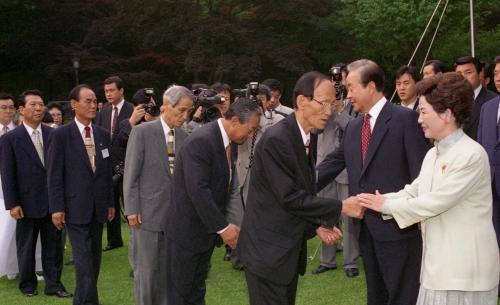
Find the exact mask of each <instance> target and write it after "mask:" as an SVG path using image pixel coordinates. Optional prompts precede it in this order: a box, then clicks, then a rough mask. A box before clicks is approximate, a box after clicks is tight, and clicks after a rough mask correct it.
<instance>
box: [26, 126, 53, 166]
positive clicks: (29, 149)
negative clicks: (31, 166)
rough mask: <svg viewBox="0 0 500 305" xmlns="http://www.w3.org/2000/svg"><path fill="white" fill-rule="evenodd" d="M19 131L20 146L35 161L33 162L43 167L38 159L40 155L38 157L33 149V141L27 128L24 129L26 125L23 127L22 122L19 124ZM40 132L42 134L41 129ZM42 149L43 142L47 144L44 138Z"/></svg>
mask: <svg viewBox="0 0 500 305" xmlns="http://www.w3.org/2000/svg"><path fill="white" fill-rule="evenodd" d="M20 128H21V129H20V132H21V139H20V141H19V144H20V146H21V148H22V149H23V150H24V151H25V152H26V153H27V154H28V155H29V156H30V157H31V159H33V161H35V163H36V164H37V165H38V166H40V167H43V164H42V161H41V160H40V157H38V153H37V151H36V149H35V145H34V144H33V141H32V140H31V136H30V134H29V133H28V130H26V127H24V124H22V125H21V126H20ZM42 134H43V131H42ZM43 144H44V149H45V146H46V145H45V144H47V142H45V139H44V142H43Z"/></svg>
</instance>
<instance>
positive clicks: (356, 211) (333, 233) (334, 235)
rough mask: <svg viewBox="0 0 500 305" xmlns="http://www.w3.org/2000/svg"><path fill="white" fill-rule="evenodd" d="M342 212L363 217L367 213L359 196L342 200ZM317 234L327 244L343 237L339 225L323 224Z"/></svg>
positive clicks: (355, 216)
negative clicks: (329, 225) (327, 225)
mask: <svg viewBox="0 0 500 305" xmlns="http://www.w3.org/2000/svg"><path fill="white" fill-rule="evenodd" d="M342 213H344V214H345V215H347V216H350V217H354V218H359V219H361V218H363V216H364V214H365V207H363V205H362V203H361V201H360V199H359V198H358V197H356V196H352V197H349V198H347V199H345V200H343V201H342ZM316 234H317V235H318V237H319V238H320V239H321V241H322V242H324V243H325V244H327V245H333V244H334V243H336V242H337V241H339V240H341V239H342V231H340V229H339V228H337V227H332V228H330V227H324V226H321V227H319V228H317V229H316Z"/></svg>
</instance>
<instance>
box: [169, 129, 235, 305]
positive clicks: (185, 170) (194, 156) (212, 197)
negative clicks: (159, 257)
mask: <svg viewBox="0 0 500 305" xmlns="http://www.w3.org/2000/svg"><path fill="white" fill-rule="evenodd" d="M229 191H230V185H229V165H228V161H227V157H226V151H225V149H224V144H223V139H222V134H221V131H220V129H219V125H218V123H217V121H214V122H211V123H208V124H206V125H205V126H203V127H202V128H199V129H197V130H196V131H194V132H193V133H192V134H191V135H190V136H189V137H188V138H186V140H185V141H184V145H183V147H182V149H181V151H180V152H176V157H175V174H174V190H173V197H172V198H173V200H172V202H171V204H170V208H169V211H168V215H167V237H168V246H167V251H168V256H167V263H168V265H167V267H168V268H169V269H168V285H167V289H168V292H167V297H168V304H171V305H181V304H186V305H187V304H190V305H191V304H197V305H198V304H205V302H204V297H205V290H206V289H205V279H206V276H207V273H208V265H209V262H210V258H211V256H212V251H213V249H214V246H215V245H216V243H217V241H218V240H220V238H219V235H218V234H217V232H218V231H220V230H222V229H224V228H225V227H226V226H228V222H227V221H226V218H225V216H224V210H225V208H226V205H227V202H228V200H229Z"/></svg>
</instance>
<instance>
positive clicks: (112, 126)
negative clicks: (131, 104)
mask: <svg viewBox="0 0 500 305" xmlns="http://www.w3.org/2000/svg"><path fill="white" fill-rule="evenodd" d="M117 121H118V107H116V106H113V121H112V122H111V137H113V135H114V134H115V128H116V122H117Z"/></svg>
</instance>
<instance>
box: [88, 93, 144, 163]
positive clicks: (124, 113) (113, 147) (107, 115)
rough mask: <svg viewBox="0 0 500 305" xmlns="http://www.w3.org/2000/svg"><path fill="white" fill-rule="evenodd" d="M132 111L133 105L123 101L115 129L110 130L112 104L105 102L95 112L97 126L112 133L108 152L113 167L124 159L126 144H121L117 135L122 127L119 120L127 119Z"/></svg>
mask: <svg viewBox="0 0 500 305" xmlns="http://www.w3.org/2000/svg"><path fill="white" fill-rule="evenodd" d="M132 112H134V105H133V104H132V103H129V102H127V101H125V102H124V103H123V107H122V109H121V110H120V113H119V114H118V119H117V122H116V127H115V130H114V131H113V130H111V115H112V113H113V105H112V104H111V103H107V104H106V105H105V106H104V107H103V108H102V110H101V111H99V112H98V113H97V116H96V118H95V121H94V123H95V124H96V125H97V126H100V127H103V128H104V129H106V130H107V131H108V132H109V133H113V137H112V139H111V144H110V148H109V152H110V155H111V166H112V167H113V168H114V167H115V166H116V165H118V164H120V162H122V161H124V160H125V151H126V149H127V146H126V145H125V146H124V145H123V144H124V142H123V141H120V139H119V137H118V135H119V134H120V129H121V128H122V127H123V125H122V124H121V122H123V121H124V120H128V119H129V118H130V116H131V115H132Z"/></svg>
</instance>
